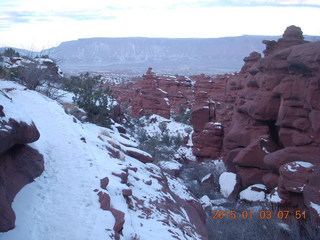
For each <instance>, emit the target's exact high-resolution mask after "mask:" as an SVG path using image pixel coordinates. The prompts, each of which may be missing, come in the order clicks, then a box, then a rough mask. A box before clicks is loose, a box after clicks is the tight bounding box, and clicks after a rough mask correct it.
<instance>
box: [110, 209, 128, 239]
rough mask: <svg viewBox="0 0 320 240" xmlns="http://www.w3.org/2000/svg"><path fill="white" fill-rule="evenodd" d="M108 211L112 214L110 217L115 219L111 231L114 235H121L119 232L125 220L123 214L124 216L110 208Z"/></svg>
mask: <svg viewBox="0 0 320 240" xmlns="http://www.w3.org/2000/svg"><path fill="white" fill-rule="evenodd" d="M110 211H111V212H112V215H113V217H114V219H115V223H114V226H113V230H114V231H115V232H116V233H121V231H122V229H123V225H124V222H125V219H124V216H125V214H124V212H121V211H119V210H117V209H114V208H111V209H110Z"/></svg>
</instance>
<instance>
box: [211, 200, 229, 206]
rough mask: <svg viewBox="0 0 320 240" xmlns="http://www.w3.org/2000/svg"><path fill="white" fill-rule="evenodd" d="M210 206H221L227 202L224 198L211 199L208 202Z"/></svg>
mask: <svg viewBox="0 0 320 240" xmlns="http://www.w3.org/2000/svg"><path fill="white" fill-rule="evenodd" d="M210 202H211V204H212V205H215V206H220V205H222V204H225V203H227V202H228V200H227V199H225V198H219V199H213V200H211V201H210Z"/></svg>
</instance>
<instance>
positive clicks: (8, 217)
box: [0, 145, 44, 232]
mask: <svg viewBox="0 0 320 240" xmlns="http://www.w3.org/2000/svg"><path fill="white" fill-rule="evenodd" d="M43 170H44V164H43V156H42V155H41V154H40V153H39V152H38V151H36V150H34V149H32V148H31V147H29V146H26V145H16V146H14V147H12V148H10V149H9V150H8V151H6V152H5V153H3V154H1V156H0V176H1V179H3V181H0V232H5V231H9V230H10V229H13V228H14V226H15V214H14V212H13V210H12V208H11V203H12V201H13V200H14V197H15V196H16V194H17V193H18V192H19V191H20V190H21V189H22V188H23V187H24V186H25V185H26V184H28V183H30V182H32V181H33V179H34V178H36V177H38V176H40V174H41V173H42V172H43Z"/></svg>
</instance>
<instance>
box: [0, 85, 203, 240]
mask: <svg viewBox="0 0 320 240" xmlns="http://www.w3.org/2000/svg"><path fill="white" fill-rule="evenodd" d="M4 88H14V90H12V91H10V92H8V93H7V95H9V96H10V97H11V98H12V102H10V100H9V99H7V98H5V97H4V96H2V95H1V94H0V104H2V105H4V113H5V114H6V115H8V116H16V115H18V113H21V112H26V113H27V114H28V115H29V117H27V116H26V119H29V118H31V119H32V120H33V121H34V123H35V124H36V126H37V128H38V129H39V131H40V133H41V137H40V139H39V140H38V141H36V142H34V143H32V144H30V146H32V147H33V148H35V149H37V150H38V151H39V152H40V153H41V154H43V156H44V162H45V171H44V172H43V174H42V175H41V176H40V177H38V178H37V179H35V181H34V182H33V183H31V184H29V185H27V186H25V187H24V188H23V189H22V190H21V191H20V192H19V193H18V194H17V196H16V198H15V200H14V203H13V208H14V211H15V213H16V228H15V229H14V230H12V231H9V232H6V233H0V239H1V240H22V239H29V240H31V239H32V240H44V239H46V240H57V239H59V240H64V239H65V240H92V239H96V240H102V239H114V237H113V233H114V232H113V227H114V223H115V218H114V217H113V215H112V213H111V212H110V211H104V210H102V209H100V203H99V197H98V196H97V192H95V191H94V190H95V189H98V190H99V191H101V192H104V193H107V194H109V195H110V198H111V207H112V208H114V209H117V210H120V211H122V212H124V213H125V223H124V227H123V231H122V233H123V236H120V239H134V238H133V237H138V238H136V239H140V240H143V239H146V240H149V239H159V240H160V239H176V238H179V239H200V236H199V235H198V234H197V232H196V231H195V229H194V226H193V225H192V224H191V223H190V222H189V216H188V214H187V213H186V212H185V210H184V209H183V208H180V209H178V211H177V212H175V213H173V212H171V211H164V210H165V209H158V208H157V207H155V206H154V202H163V201H168V199H169V200H170V201H173V202H174V201H175V200H174V197H173V195H172V193H170V192H164V191H162V188H163V184H164V183H163V182H161V181H162V180H161V179H166V180H167V182H168V183H167V184H168V186H169V187H170V189H171V190H172V192H175V193H178V194H179V197H180V198H182V199H193V200H194V198H193V197H192V196H191V195H190V194H189V193H188V191H187V190H186V188H185V187H184V186H183V184H182V183H181V181H177V180H174V179H171V178H170V177H169V176H168V175H164V174H163V173H162V172H161V170H160V168H159V167H157V166H156V165H154V164H151V163H148V164H144V163H142V162H140V161H138V160H137V159H135V158H132V157H130V156H128V155H126V154H125V152H126V147H127V148H128V145H129V146H132V147H130V149H135V146H136V143H134V142H132V141H130V140H128V139H126V138H123V137H122V136H121V135H120V133H118V132H117V130H116V129H115V128H114V129H113V130H110V129H106V128H102V127H98V126H96V125H94V124H89V123H85V124H83V123H81V122H80V121H76V122H75V121H74V117H73V116H70V115H67V114H66V113H65V112H64V109H63V108H62V106H61V105H60V104H58V103H57V102H56V101H53V100H51V99H49V98H47V97H45V96H43V95H41V94H39V93H37V92H34V91H30V90H24V87H22V86H21V85H18V84H16V83H13V82H9V81H2V80H0V89H4ZM13 112H15V113H16V115H14V113H13ZM20 117H21V116H20ZM173 130H174V129H173ZM170 131H171V129H170ZM150 132H151V130H150ZM123 143H125V145H126V146H125V145H123ZM115 146H118V147H120V149H119V148H115ZM108 149H109V150H108ZM110 149H112V150H113V151H119V152H120V157H119V158H117V157H113V156H111V155H112V154H111V152H110ZM137 151H139V150H137ZM139 152H140V151H139ZM125 168H127V169H129V170H127V173H128V183H127V184H123V183H121V179H120V178H119V177H118V176H115V175H116V174H121V173H124V170H123V169H125ZM134 168H136V169H135V170H130V169H134ZM165 176H166V177H165ZM105 177H108V178H109V185H108V187H107V190H103V189H101V187H100V179H102V178H105ZM146 183H148V184H146ZM124 189H131V190H132V195H133V196H134V197H135V198H133V197H129V198H130V199H131V201H132V206H131V207H130V206H129V205H128V203H127V202H126V199H125V198H124V197H123V196H122V190H124ZM141 203H143V207H145V208H149V209H150V212H149V214H146V213H145V211H146V210H145V209H144V208H143V207H142V206H141ZM139 204H140V205H139ZM139 206H140V207H139ZM164 219H165V220H166V221H164ZM178 225H179V227H177V226H178ZM186 232H187V233H188V234H185V233H186Z"/></svg>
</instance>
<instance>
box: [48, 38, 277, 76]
mask: <svg viewBox="0 0 320 240" xmlns="http://www.w3.org/2000/svg"><path fill="white" fill-rule="evenodd" d="M274 38H275V37H260V36H241V37H225V38H207V39H205V38H194V39H192V38H189V39H188V38H185V39H183V38H181V39H179V38H172V39H171V38H142V37H141V38H88V39H79V40H75V41H69V42H63V43H61V44H60V45H59V46H58V47H56V48H53V49H49V50H48V52H50V53H51V54H50V55H51V56H53V57H54V58H57V59H59V60H61V67H62V68H63V70H64V71H76V70H81V71H85V70H86V71H89V70H90V71H102V70H110V69H113V70H115V69H122V70H125V69H127V70H132V69H134V70H135V71H137V72H139V73H143V72H144V71H145V69H146V68H148V67H150V66H152V67H154V68H156V69H157V70H158V71H159V72H162V73H174V74H176V73H181V74H182V73H184V74H187V73H197V72H205V73H220V72H234V71H237V70H239V69H240V67H241V64H242V59H243V56H245V55H246V53H248V52H252V51H260V52H261V51H262V50H263V44H262V43H261V42H262V40H263V39H274Z"/></svg>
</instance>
